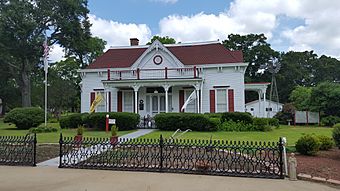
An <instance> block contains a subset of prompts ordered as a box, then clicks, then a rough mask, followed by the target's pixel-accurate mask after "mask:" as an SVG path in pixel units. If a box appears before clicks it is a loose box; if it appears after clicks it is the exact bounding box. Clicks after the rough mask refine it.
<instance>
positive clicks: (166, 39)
mask: <svg viewBox="0 0 340 191" xmlns="http://www.w3.org/2000/svg"><path fill="white" fill-rule="evenodd" d="M155 40H159V41H160V42H161V43H162V44H176V40H175V39H173V38H171V37H168V36H165V37H161V36H157V35H156V36H153V37H152V39H151V40H150V42H148V43H146V44H147V45H150V44H152V43H153V42H154V41H155Z"/></svg>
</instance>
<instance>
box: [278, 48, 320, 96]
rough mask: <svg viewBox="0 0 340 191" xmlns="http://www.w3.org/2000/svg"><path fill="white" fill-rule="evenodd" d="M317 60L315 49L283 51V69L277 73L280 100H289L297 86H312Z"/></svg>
mask: <svg viewBox="0 0 340 191" xmlns="http://www.w3.org/2000/svg"><path fill="white" fill-rule="evenodd" d="M316 60H317V55H316V54H314V52H313V51H305V52H293V51H289V52H287V53H282V55H281V61H280V62H281V70H280V72H279V73H278V74H277V75H276V80H277V85H278V92H279V96H280V100H282V102H283V103H286V102H288V100H289V95H290V94H291V92H292V91H293V90H294V88H295V87H296V86H303V87H310V86H312V85H313V84H312V81H313V80H312V66H313V63H314V62H315V61H316Z"/></svg>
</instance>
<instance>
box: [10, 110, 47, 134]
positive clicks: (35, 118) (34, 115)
mask: <svg viewBox="0 0 340 191" xmlns="http://www.w3.org/2000/svg"><path fill="white" fill-rule="evenodd" d="M4 122H5V123H14V124H15V126H16V127H17V128H18V129H29V128H31V127H37V126H39V125H40V124H41V123H43V122H44V110H42V109H41V108H38V107H24V108H15V109H12V110H11V111H10V112H9V113H7V114H6V115H5V119H4Z"/></svg>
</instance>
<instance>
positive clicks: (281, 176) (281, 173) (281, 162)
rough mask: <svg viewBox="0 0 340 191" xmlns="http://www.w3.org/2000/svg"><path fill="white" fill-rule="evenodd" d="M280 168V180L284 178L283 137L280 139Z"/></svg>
mask: <svg viewBox="0 0 340 191" xmlns="http://www.w3.org/2000/svg"><path fill="white" fill-rule="evenodd" d="M279 155H280V156H279V160H280V161H279V163H280V164H279V167H280V178H282V179H283V178H284V175H283V157H282V155H283V141H282V137H280V139H279Z"/></svg>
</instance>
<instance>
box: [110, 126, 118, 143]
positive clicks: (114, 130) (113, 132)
mask: <svg viewBox="0 0 340 191" xmlns="http://www.w3.org/2000/svg"><path fill="white" fill-rule="evenodd" d="M117 133H118V127H117V126H116V125H112V126H111V138H110V143H111V144H112V145H114V144H116V143H117V142H118V136H117Z"/></svg>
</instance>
